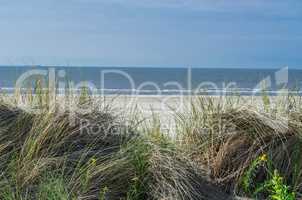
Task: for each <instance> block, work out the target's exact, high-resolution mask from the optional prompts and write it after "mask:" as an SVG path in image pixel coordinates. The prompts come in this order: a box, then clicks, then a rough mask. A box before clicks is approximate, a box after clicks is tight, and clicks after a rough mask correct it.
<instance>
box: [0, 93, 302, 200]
mask: <svg viewBox="0 0 302 200" xmlns="http://www.w3.org/2000/svg"><path fill="white" fill-rule="evenodd" d="M35 90H36V93H35V95H32V94H31V93H29V94H27V95H25V96H23V97H22V100H23V101H24V102H26V103H25V104H24V105H28V106H30V107H31V108H32V107H34V108H40V112H34V113H32V112H28V110H26V109H24V107H18V106H16V105H15V104H14V101H10V102H9V103H7V102H8V101H7V97H6V98H3V99H0V169H1V175H0V199H4V200H31V199H50V200H56V199H62V200H69V199H83V200H84V199H85V200H93V199H100V200H115V199H125V200H141V199H154V200H156V199H158V200H159V199H165V200H169V199H171V200H174V199H179V200H191V199H192V200H211V199H212V200H216V199H217V200H220V199H236V198H237V197H238V196H244V197H249V198H255V199H278V200H292V199H299V198H301V193H302V170H301V165H302V154H301V153H302V152H301V151H302V140H301V128H302V120H301V119H302V114H301V112H300V104H299V103H298V102H299V100H298V99H297V98H298V97H289V99H287V100H286V102H287V105H286V106H285V104H282V103H281V102H278V103H276V105H278V107H273V106H271V104H272V102H270V101H267V100H265V102H263V109H261V106H260V107H252V106H244V107H239V105H242V102H240V101H243V100H242V98H241V97H225V98H224V99H220V98H211V97H196V98H193V101H192V104H191V105H190V106H189V107H188V110H187V111H188V112H187V113H175V117H176V126H177V129H176V131H177V135H176V138H173V137H171V136H169V135H166V134H165V133H164V132H163V131H162V130H161V123H160V120H159V119H158V118H156V117H154V119H152V120H151V123H144V122H145V121H144V120H141V119H140V118H139V119H137V116H132V118H133V119H132V118H131V119H130V118H127V117H124V116H119V115H116V114H115V112H114V109H111V108H110V107H106V106H105V107H102V108H99V107H93V108H94V109H92V110H91V112H89V113H83V112H75V111H74V110H71V109H65V110H63V111H62V109H61V106H62V105H58V106H54V108H55V109H52V108H53V107H52V106H50V104H51V101H50V100H49V99H48V97H47V96H48V93H47V92H45V91H43V90H41V89H37V88H36V89H35ZM37 91H39V92H37ZM17 96H18V97H17V98H20V94H18V95H17ZM69 98H76V97H69ZM79 99H80V101H78V102H77V103H78V105H75V107H76V108H80V109H83V108H87V107H90V106H92V104H96V105H98V104H99V103H98V102H94V101H95V100H94V99H93V97H89V95H88V94H87V92H82V93H81V95H80V97H79ZM263 99H267V97H266V98H263ZM72 101H73V100H72V99H69V101H68V102H69V103H70V102H72ZM56 103H57V104H58V103H59V100H57V102H56ZM70 108H74V107H70Z"/></svg>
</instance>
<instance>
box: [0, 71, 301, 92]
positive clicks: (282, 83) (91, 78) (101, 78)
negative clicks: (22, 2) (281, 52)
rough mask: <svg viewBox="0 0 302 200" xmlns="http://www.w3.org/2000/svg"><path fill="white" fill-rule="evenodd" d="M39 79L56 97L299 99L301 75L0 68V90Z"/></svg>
mask: <svg viewBox="0 0 302 200" xmlns="http://www.w3.org/2000/svg"><path fill="white" fill-rule="evenodd" d="M22 78H23V79H24V80H22ZM37 79H39V80H43V83H44V86H45V87H46V86H47V85H48V84H47V83H48V82H49V80H50V79H51V80H54V81H55V85H56V88H57V91H58V92H59V91H62V88H65V87H67V85H68V87H71V88H73V89H74V90H79V89H80V88H81V87H82V86H83V85H87V86H89V88H91V90H93V91H94V92H95V91H97V93H99V94H135V95H137V94H139V95H155V94H165V95H169V94H170V95H179V94H184V95H186V94H192V93H195V94H205V95H206V94H209V95H221V94H243V95H253V94H257V93H259V92H260V91H263V90H266V91H267V93H268V94H270V95H276V94H279V93H281V92H284V90H286V89H289V90H290V91H294V92H295V93H297V94H300V91H299V88H301V86H302V85H301V84H302V70H297V69H287V68H283V69H282V68H280V69H224V68H221V69H220V68H211V69H210V68H192V69H189V68H156V67H154V68H138V67H136V68H135V67H123V68H118V67H42V66H38V67H37V66H36V67H26V66H19V67H16V66H14V67H11V66H2V67H0V89H1V90H5V91H7V92H13V90H14V88H15V86H16V83H17V82H18V86H20V87H21V88H23V89H25V88H28V87H29V86H30V85H31V84H32V83H33V82H35V81H36V80H37ZM20 80H21V81H20ZM20 83H22V84H20Z"/></svg>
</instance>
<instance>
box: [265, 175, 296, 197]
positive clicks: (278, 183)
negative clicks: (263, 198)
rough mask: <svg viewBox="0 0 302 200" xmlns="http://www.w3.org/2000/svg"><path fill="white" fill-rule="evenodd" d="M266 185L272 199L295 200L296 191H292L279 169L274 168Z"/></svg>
mask: <svg viewBox="0 0 302 200" xmlns="http://www.w3.org/2000/svg"><path fill="white" fill-rule="evenodd" d="M266 187H267V188H268V191H269V192H270V196H269V198H270V199H271V200H295V193H294V192H290V188H289V187H288V186H287V185H285V184H284V182H283V178H282V177H281V176H280V174H279V173H278V171H277V170H274V174H273V176H272V178H271V179H270V180H268V182H267V183H266Z"/></svg>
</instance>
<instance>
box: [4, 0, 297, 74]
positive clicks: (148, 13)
mask: <svg viewBox="0 0 302 200" xmlns="http://www.w3.org/2000/svg"><path fill="white" fill-rule="evenodd" d="M0 45H1V47H0V65H48V66H53V65H60V66H62V65H64V66H137V67H144V66H150V67H188V66H191V67H239V68H280V67H284V66H289V67H293V68H301V69H302V0H68V1H67V0H43V1H41V0H26V1H23V0H0Z"/></svg>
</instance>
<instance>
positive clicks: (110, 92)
mask: <svg viewBox="0 0 302 200" xmlns="http://www.w3.org/2000/svg"><path fill="white" fill-rule="evenodd" d="M42 90H43V89H42ZM44 90H46V89H44ZM0 91H4V92H6V93H14V92H15V88H13V87H2V88H0ZM29 91H30V92H32V93H35V89H28V88H21V89H20V92H21V93H26V92H29ZM81 91H82V89H68V90H67V89H62V88H59V89H56V93H57V94H65V93H67V92H68V93H70V92H72V93H75V94H80V93H81ZM263 92H264V91H263V90H259V89H251V88H236V89H204V90H177V89H170V90H169V89H163V90H137V89H93V90H89V93H90V94H96V95H114V94H117V95H119V94H121V95H123V94H124V95H214V96H215V95H217V96H220V95H247V96H251V95H256V96H259V95H262V94H263ZM265 94H267V95H270V96H275V95H284V94H285V95H286V94H289V95H299V96H301V95H302V91H293V90H286V89H285V90H265Z"/></svg>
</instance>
